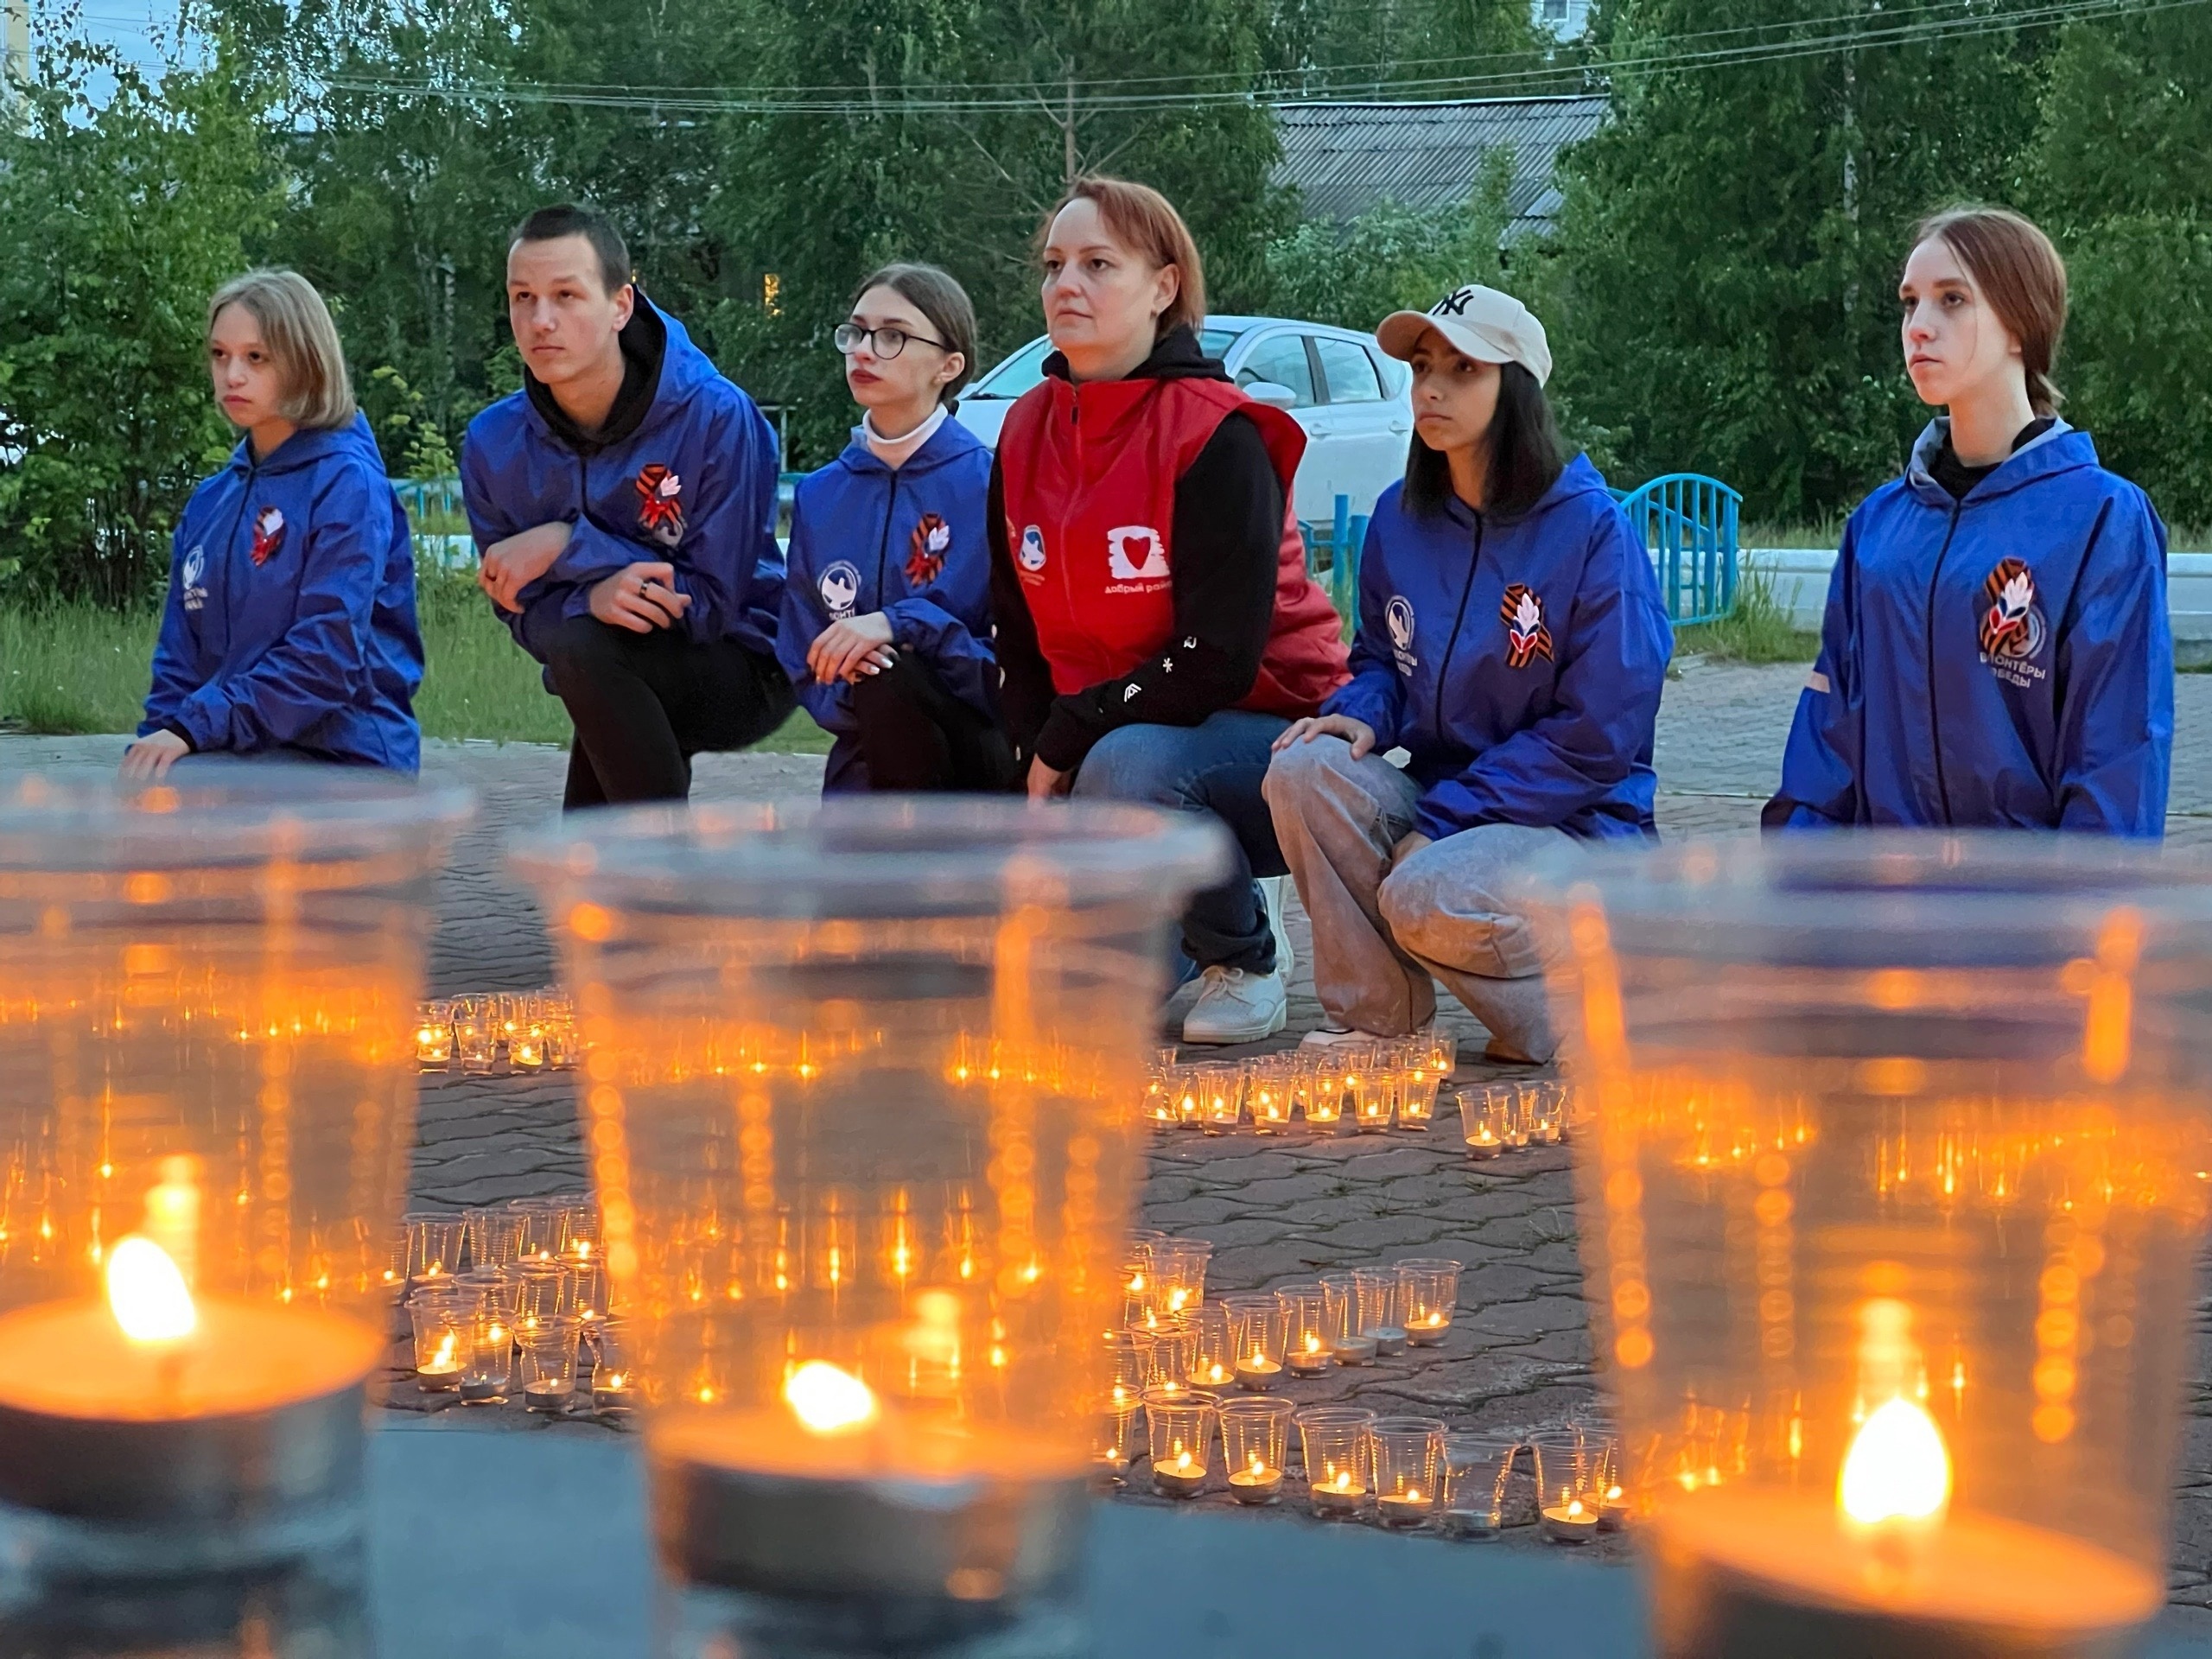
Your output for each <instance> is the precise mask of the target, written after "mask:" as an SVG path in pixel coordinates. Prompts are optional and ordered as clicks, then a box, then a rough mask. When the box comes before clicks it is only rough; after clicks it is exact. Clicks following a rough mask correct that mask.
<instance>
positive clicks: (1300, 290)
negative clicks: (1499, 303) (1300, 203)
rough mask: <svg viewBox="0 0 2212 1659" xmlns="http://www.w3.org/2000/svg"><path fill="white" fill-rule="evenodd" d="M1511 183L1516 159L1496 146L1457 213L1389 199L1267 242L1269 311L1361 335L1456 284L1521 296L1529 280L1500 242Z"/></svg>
mask: <svg viewBox="0 0 2212 1659" xmlns="http://www.w3.org/2000/svg"><path fill="white" fill-rule="evenodd" d="M1512 179H1513V168H1512V157H1511V156H1510V154H1509V153H1507V152H1506V151H1504V150H1502V149H1501V150H1495V151H1492V152H1491V155H1490V156H1488V157H1487V158H1486V159H1485V162H1484V168H1483V175H1482V176H1481V178H1480V179H1478V181H1477V182H1476V186H1475V188H1474V190H1473V192H1472V193H1471V194H1470V195H1469V196H1468V199H1467V200H1465V202H1463V203H1461V204H1460V205H1459V207H1448V208H1444V209H1441V210H1439V211H1434V212H1429V213H1422V212H1419V211H1416V210H1414V209H1413V208H1410V207H1400V206H1399V205H1398V204H1397V203H1396V202H1395V201H1389V200H1385V201H1383V202H1381V203H1378V204H1377V205H1376V206H1375V207H1370V208H1369V209H1368V210H1367V212H1365V213H1362V214H1361V215H1360V216H1359V217H1358V218H1357V219H1354V220H1353V221H1352V222H1351V224H1350V225H1347V226H1342V227H1338V226H1335V225H1332V224H1329V223H1328V222H1326V221H1325V220H1321V219H1306V220H1303V221H1302V222H1300V224H1299V226H1297V227H1296V228H1295V229H1294V230H1293V231H1292V232H1290V233H1289V234H1288V235H1287V236H1284V237H1281V238H1277V239H1276V240H1275V241H1274V242H1272V243H1270V244H1268V251H1267V264H1268V279H1269V281H1268V287H1269V290H1270V295H1271V303H1272V305H1273V306H1274V308H1276V309H1277V310H1280V311H1282V312H1284V313H1285V314H1287V315H1291V316H1297V317H1306V318H1310V319H1312V320H1313V321H1315V322H1332V323H1335V324H1336V325H1337V326H1338V327H1342V328H1362V329H1364V328H1372V327H1375V325H1376V322H1377V321H1379V320H1381V319H1382V318H1383V317H1385V316H1387V315H1389V314H1390V313H1391V312H1393V311H1398V310H1408V309H1409V310H1415V311H1425V310H1427V308H1429V307H1430V306H1432V305H1433V304H1434V303H1435V302H1436V300H1437V297H1438V296H1440V295H1441V294H1444V293H1446V291H1448V290H1449V289H1451V288H1452V286H1453V285H1455V284H1457V283H1465V282H1478V283H1488V284H1489V285H1490V286H1491V287H1493V288H1503V289H1506V290H1508V291H1509V292H1511V291H1514V290H1515V289H1516V288H1518V287H1521V286H1523V285H1524V284H1523V283H1522V281H1521V277H1520V274H1519V271H1518V270H1517V269H1515V270H1509V268H1508V266H1509V261H1508V259H1507V257H1506V251H1505V249H1504V246H1503V234H1504V230H1505V226H1506V224H1507V221H1508V219H1509V217H1510V215H1509V213H1508V211H1507V207H1506V200H1507V197H1506V191H1507V188H1508V187H1509V186H1510V184H1511V182H1512Z"/></svg>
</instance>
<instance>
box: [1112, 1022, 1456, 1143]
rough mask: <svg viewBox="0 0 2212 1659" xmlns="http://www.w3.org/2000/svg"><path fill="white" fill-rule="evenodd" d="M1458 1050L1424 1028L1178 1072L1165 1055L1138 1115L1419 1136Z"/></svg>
mask: <svg viewBox="0 0 2212 1659" xmlns="http://www.w3.org/2000/svg"><path fill="white" fill-rule="evenodd" d="M1175 1054H1176V1051H1175V1050H1174V1049H1173V1048H1163V1049H1161V1050H1160V1052H1159V1053H1158V1054H1157V1055H1156V1056H1155V1057H1154V1061H1153V1065H1152V1067H1151V1069H1150V1072H1149V1075H1148V1076H1147V1078H1146V1081H1145V1096H1144V1107H1143V1110H1144V1115H1145V1116H1146V1117H1147V1118H1149V1119H1150V1120H1151V1121H1152V1122H1155V1123H1160V1124H1166V1125H1173V1127H1176V1128H1185V1129H1202V1130H1204V1131H1205V1133H1206V1134H1208V1135H1221V1134H1224V1133H1225V1132H1227V1131H1228V1130H1230V1129H1233V1128H1236V1126H1237V1125H1238V1124H1240V1123H1242V1122H1247V1121H1249V1122H1250V1123H1251V1125H1252V1128H1253V1130H1254V1132H1255V1133H1256V1134H1260V1135H1274V1134H1280V1133H1281V1132H1282V1131H1283V1130H1285V1129H1287V1128H1289V1127H1290V1125H1291V1122H1292V1119H1293V1118H1294V1117H1299V1118H1302V1119H1304V1121H1305V1122H1306V1123H1307V1124H1308V1125H1310V1126H1312V1127H1313V1128H1321V1127H1323V1126H1325V1125H1327V1126H1334V1125H1335V1124H1338V1123H1340V1122H1349V1123H1351V1125H1352V1126H1353V1128H1356V1129H1357V1130H1359V1131H1360V1132H1361V1133H1363V1134H1366V1133H1369V1132H1372V1131H1379V1130H1383V1129H1388V1128H1393V1127H1395V1128H1402V1129H1409V1130H1413V1131H1414V1132H1416V1133H1418V1132H1421V1131H1424V1130H1426V1129H1427V1128H1428V1126H1429V1124H1430V1123H1431V1122H1433V1121H1434V1119H1435V1116H1436V1097H1437V1090H1438V1089H1439V1087H1440V1085H1441V1084H1443V1082H1444V1080H1445V1079H1446V1078H1447V1077H1450V1076H1451V1075H1452V1068H1453V1066H1454V1065H1457V1064H1458V1061H1459V1039H1458V1038H1456V1037H1453V1036H1452V1035H1450V1034H1449V1033H1443V1032H1435V1031H1422V1032H1416V1033H1414V1034H1413V1035H1412V1036H1410V1037H1401V1038H1393V1039H1389V1040H1387V1041H1382V1042H1373V1043H1349V1044H1342V1045H1338V1046H1334V1047H1330V1048H1295V1049H1292V1050H1290V1051H1288V1052H1285V1053H1281V1054H1262V1055H1258V1056H1255V1057H1254V1058H1250V1059H1243V1060H1198V1061H1191V1062H1185V1063H1183V1064H1178V1063H1177V1061H1176V1058H1175Z"/></svg>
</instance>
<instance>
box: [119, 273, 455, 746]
mask: <svg viewBox="0 0 2212 1659" xmlns="http://www.w3.org/2000/svg"><path fill="white" fill-rule="evenodd" d="M207 361H208V369H209V372H210V375H211V377H212V378H213V389H214V395H215V401H216V404H217V405H218V406H219V408H220V409H221V410H222V411H223V414H224V416H225V418H226V419H227V420H228V421H229V422H230V423H231V424H232V426H234V427H236V428H237V429H238V433H239V439H238V448H237V450H236V451H235V452H234V453H233V454H232V456H231V460H230V464H229V465H228V466H226V467H224V468H223V470H222V471H220V472H219V473H217V474H215V475H214V476H213V478H210V479H208V480H207V481H206V482H204V483H202V484H201V485H200V487H199V488H198V489H197V490H195V491H194V492H193V495H192V499H191V500H190V501H189V502H188V504H187V505H186V506H185V510H184V516H183V518H182V519H181V520H180V521H179V523H178V524H177V529H176V537H175V554H174V556H173V557H172V560H171V563H170V566H169V592H168V608H167V610H166V611H165V612H164V613H163V615H162V631H161V637H160V639H159V640H158V642H157V643H156V645H155V647H154V673H153V680H154V683H153V689H152V690H150V691H149V693H148V694H147V697H146V717H145V719H144V721H143V722H141V724H140V726H139V728H138V737H137V741H136V742H134V743H132V744H131V746H130V749H129V750H128V751H127V752H126V753H125V754H124V760H123V772H124V776H125V777H126V778H134V779H150V778H158V777H160V776H162V774H163V773H165V772H168V769H169V768H170V767H171V766H174V765H175V763H176V762H177V761H178V760H181V759H182V758H183V757H185V756H187V755H215V754H223V755H242V756H273V757H282V758H286V759H291V760H322V761H334V762H338V763H340V764H344V765H349V766H384V767H388V768H390V769H391V770H392V771H395V772H413V771H415V770H416V767H417V766H418V765H419V764H420V761H421V754H422V734H421V729H420V728H419V727H418V726H417V725H416V720H415V714H414V706H413V699H414V695H415V688H416V686H418V685H420V684H421V683H422V680H423V641H422V637H421V635H420V634H419V633H418V632H417V631H416V623H415V561H414V553H413V549H412V546H411V544H410V541H409V538H408V532H407V515H406V513H405V512H404V510H403V509H402V508H401V506H400V505H399V499H398V498H397V496H396V495H394V494H393V493H392V489H391V481H390V480H388V479H386V478H385V470H384V461H383V458H382V457H381V456H380V455H379V454H378V453H377V446H376V440H375V439H374V438H373V437H372V436H371V435H370V433H369V423H368V422H367V421H365V419H363V418H362V416H361V414H360V411H359V410H358V409H357V408H355V406H354V404H353V389H352V386H351V385H350V384H349V383H348V381H347V379H346V359H345V354H344V353H343V351H342V350H341V349H340V346H339V342H338V330H337V327H335V325H334V324H333V323H332V321H331V320H330V312H329V309H328V308H327V307H326V306H325V305H324V304H323V302H322V296H321V295H320V294H318V293H316V292H315V288H314V286H313V285H312V284H311V283H308V280H307V278H305V277H302V276H300V275H299V274H298V273H297V272H296V271H289V270H254V271H248V272H247V273H246V274H245V276H243V277H238V278H237V279H236V280H234V281H232V282H229V283H225V284H224V285H223V286H222V288H221V289H219V290H217V292H216V294H215V296H214V297H213V300H211V301H210V302H208V306H207Z"/></svg>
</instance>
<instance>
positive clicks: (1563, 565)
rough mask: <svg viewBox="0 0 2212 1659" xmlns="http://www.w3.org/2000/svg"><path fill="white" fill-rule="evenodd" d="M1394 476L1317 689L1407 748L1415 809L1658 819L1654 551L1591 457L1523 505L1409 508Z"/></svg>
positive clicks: (1527, 817)
mask: <svg viewBox="0 0 2212 1659" xmlns="http://www.w3.org/2000/svg"><path fill="white" fill-rule="evenodd" d="M1402 487H1403V486H1401V485H1396V484H1393V485H1392V486H1390V487H1389V489H1387V490H1385V491H1384V492H1383V497H1382V499H1381V500H1379V501H1377V502H1376V504H1375V516H1374V518H1373V519H1372V520H1371V521H1370V524H1369V525H1368V530H1367V544H1366V547H1365V550H1363V552H1362V554H1361V556H1360V567H1359V632H1358V635H1357V638H1356V639H1354V640H1353V641H1352V648H1351V671H1352V677H1351V683H1349V684H1348V685H1345V686H1344V687H1343V688H1342V689H1341V690H1338V692H1337V693H1336V695H1335V696H1332V697H1331V698H1330V699H1329V700H1328V702H1325V703H1324V704H1323V705H1322V712H1323V713H1325V714H1335V715H1352V716H1354V717H1355V718H1357V719H1359V720H1363V721H1366V722H1367V723H1368V724H1369V725H1370V726H1372V727H1373V728H1375V737H1376V748H1377V749H1389V748H1397V747H1402V748H1404V749H1406V750H1408V752H1409V753H1411V754H1412V756H1413V760H1412V764H1411V765H1410V766H1408V768H1407V771H1408V775H1410V776H1411V777H1413V778H1414V779H1415V780H1416V781H1418V782H1419V783H1420V784H1421V805H1420V808H1419V810H1418V812H1417V814H1416V823H1417V825H1418V827H1419V829H1420V830H1421V834H1423V835H1425V836H1428V837H1429V838H1430V839H1431V840H1441V839H1442V838H1443V837H1445V836H1448V835H1451V834H1452V833H1454V832H1455V831H1457V830H1461V829H1471V828H1472V827H1473V826H1475V825H1477V824H1482V823H1520V824H1529V825H1553V826H1556V827H1557V828H1559V829H1564V830H1566V831H1567V834H1569V835H1571V836H1578V837H1580V838H1581V839H1584V840H1599V839H1602V838H1605V837H1610V836H1653V837H1656V836H1657V834H1658V830H1657V828H1656V825H1655V824H1654V823H1653V822H1652V817H1651V804H1652V796H1653V794H1654V792H1655V788H1656V782H1657V779H1656V775H1655V774H1654V773H1653V772H1652V770H1651V738H1652V730H1653V728H1654V726H1655V725H1656V722H1657V721H1658V717H1659V693H1660V689H1661V688H1662V686H1663V685H1664V684H1665V683H1666V678H1667V659H1668V658H1669V656H1670V655H1671V654H1672V653H1673V651H1674V636H1673V634H1672V632H1670V630H1669V627H1668V624H1667V616H1666V612H1665V611H1664V609H1663V608H1662V607H1661V605H1660V603H1659V588H1658V583H1657V582H1656V579H1655V578H1654V577H1653V575H1652V573H1651V561H1650V558H1649V556H1648V555H1647V554H1646V553H1645V552H1644V550H1643V548H1642V547H1641V546H1640V545H1639V544H1638V543H1637V540H1636V537H1635V536H1634V534H1633V533H1632V532H1631V531H1630V529H1629V524H1628V520H1627V519H1626V518H1624V517H1623V516H1622V513H1621V510H1620V508H1619V507H1618V505H1616V504H1615V502H1614V500H1613V498H1612V496H1611V493H1609V492H1608V491H1607V490H1606V488H1605V480H1604V479H1602V478H1600V477H1599V475H1598V469H1597V468H1596V467H1592V465H1591V464H1590V461H1589V458H1588V457H1587V456H1584V455H1578V456H1576V457H1575V459H1574V460H1573V461H1571V462H1569V463H1568V465H1567V468H1566V470H1565V471H1564V472H1562V473H1561V474H1560V476H1559V478H1558V480H1556V481H1555V482H1554V484H1553V485H1552V487H1551V488H1550V489H1549V490H1548V491H1547V492H1546V493H1544V495H1543V497H1542V499H1540V500H1539V501H1538V502H1537V503H1536V505H1535V506H1534V507H1533V508H1531V509H1530V510H1529V512H1527V513H1525V514H1523V515H1522V516H1521V517H1519V518H1500V517H1497V516H1496V515H1494V514H1490V513H1478V512H1475V511H1473V510H1472V509H1471V508H1470V507H1468V506H1466V505H1465V504H1463V503H1461V502H1460V501H1459V500H1457V499H1453V500H1452V501H1451V502H1449V503H1448V504H1447V505H1446V512H1445V513H1444V515H1443V516H1441V517H1436V518H1414V517H1412V516H1410V515H1408V513H1407V512H1405V511H1404V510H1403V509H1402V506H1401V505H1400V501H1399V496H1400V493H1401V491H1402Z"/></svg>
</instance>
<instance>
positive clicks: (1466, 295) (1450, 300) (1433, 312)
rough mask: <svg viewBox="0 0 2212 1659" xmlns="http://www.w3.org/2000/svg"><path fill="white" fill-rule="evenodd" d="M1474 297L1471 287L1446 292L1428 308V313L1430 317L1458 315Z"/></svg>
mask: <svg viewBox="0 0 2212 1659" xmlns="http://www.w3.org/2000/svg"><path fill="white" fill-rule="evenodd" d="M1474 297H1475V290H1474V289H1471V288H1463V289H1459V290H1458V291H1456V292H1454V293H1451V294H1446V296H1444V297H1443V298H1442V299H1440V300H1439V301H1438V302H1436V303H1435V304H1434V305H1433V306H1431V307H1430V308H1429V312H1428V315H1430V316H1432V317H1456V316H1459V315H1461V314H1462V313H1463V312H1465V310H1466V308H1467V307H1468V305H1469V304H1470V303H1471V302H1472V301H1473V299H1474Z"/></svg>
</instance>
